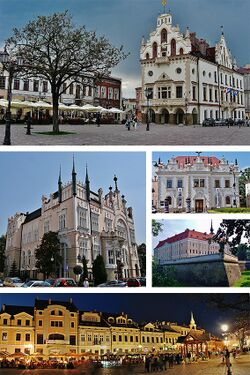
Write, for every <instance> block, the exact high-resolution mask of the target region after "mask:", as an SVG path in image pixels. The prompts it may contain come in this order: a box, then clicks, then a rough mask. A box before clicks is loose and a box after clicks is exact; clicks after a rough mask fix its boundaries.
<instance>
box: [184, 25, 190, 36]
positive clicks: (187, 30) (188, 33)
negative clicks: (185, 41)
mask: <svg viewBox="0 0 250 375" xmlns="http://www.w3.org/2000/svg"><path fill="white" fill-rule="evenodd" d="M189 37H190V32H189V27H188V26H187V29H186V33H185V38H189Z"/></svg>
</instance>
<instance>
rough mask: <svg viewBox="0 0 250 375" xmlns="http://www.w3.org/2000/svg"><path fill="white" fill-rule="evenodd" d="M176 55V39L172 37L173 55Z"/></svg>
mask: <svg viewBox="0 0 250 375" xmlns="http://www.w3.org/2000/svg"><path fill="white" fill-rule="evenodd" d="M175 55H176V40H175V39H172V40H171V56H175Z"/></svg>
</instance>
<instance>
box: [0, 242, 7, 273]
mask: <svg viewBox="0 0 250 375" xmlns="http://www.w3.org/2000/svg"><path fill="white" fill-rule="evenodd" d="M5 246H6V236H5V235H2V236H1V237H0V272H4V266H5Z"/></svg>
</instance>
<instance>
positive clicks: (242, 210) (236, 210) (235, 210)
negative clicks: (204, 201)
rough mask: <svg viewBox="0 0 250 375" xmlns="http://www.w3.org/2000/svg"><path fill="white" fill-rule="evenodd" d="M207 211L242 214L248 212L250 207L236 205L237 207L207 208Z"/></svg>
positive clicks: (211, 212)
mask: <svg viewBox="0 0 250 375" xmlns="http://www.w3.org/2000/svg"><path fill="white" fill-rule="evenodd" d="M208 213H210V214H213V213H223V214H232V213H233V214H237V213H239V214H242V213H243V214H244V213H250V207H238V208H235V207H234V208H233V207H232V208H214V209H213V210H208Z"/></svg>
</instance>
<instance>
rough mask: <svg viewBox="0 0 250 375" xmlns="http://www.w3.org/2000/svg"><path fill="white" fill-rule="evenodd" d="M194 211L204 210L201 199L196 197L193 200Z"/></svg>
mask: <svg viewBox="0 0 250 375" xmlns="http://www.w3.org/2000/svg"><path fill="white" fill-rule="evenodd" d="M195 212H196V213H201V212H204V201H203V199H196V200H195Z"/></svg>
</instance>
